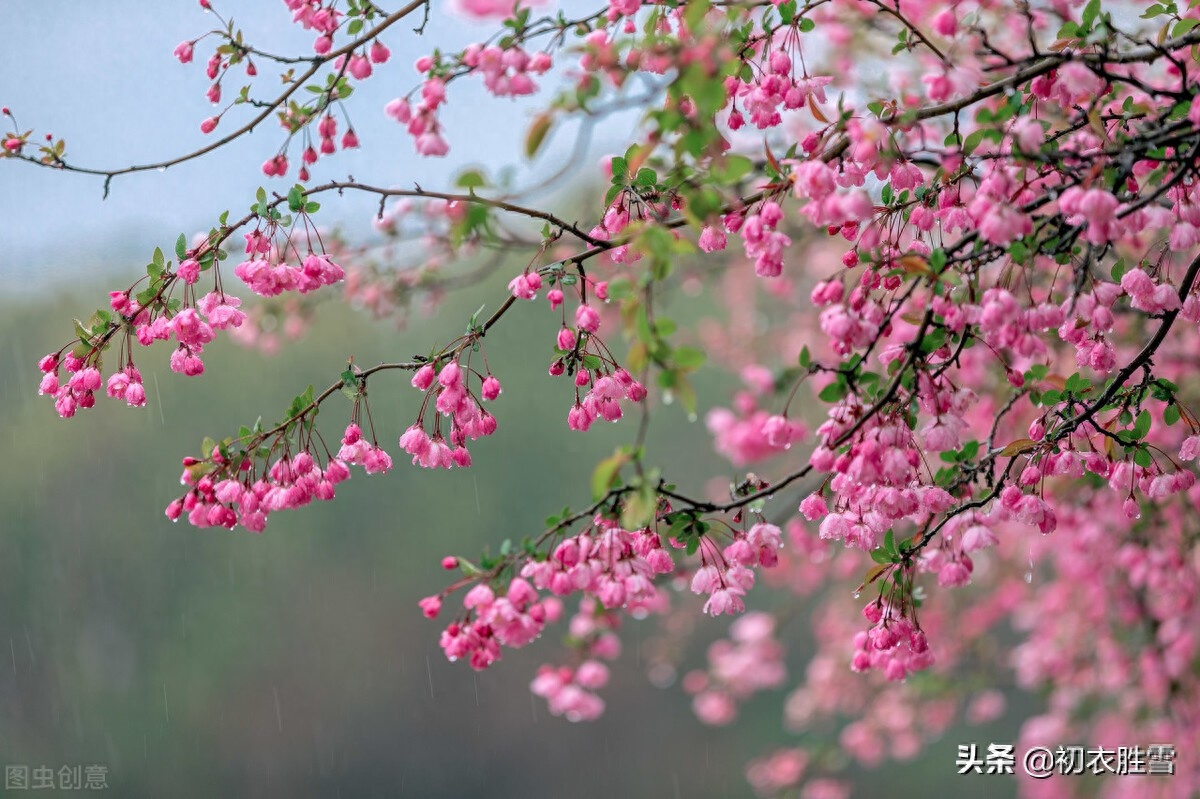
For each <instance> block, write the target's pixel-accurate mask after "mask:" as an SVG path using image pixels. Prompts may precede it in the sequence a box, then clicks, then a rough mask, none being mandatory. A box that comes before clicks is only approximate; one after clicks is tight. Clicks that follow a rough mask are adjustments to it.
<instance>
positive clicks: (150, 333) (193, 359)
mask: <svg viewBox="0 0 1200 799" xmlns="http://www.w3.org/2000/svg"><path fill="white" fill-rule="evenodd" d="M199 273H200V269H199V264H198V263H197V262H196V261H194V260H191V259H188V260H185V261H184V262H183V263H181V264H180V265H179V269H178V271H177V273H176V275H174V276H171V275H167V276H165V277H164V278H163V289H164V290H165V289H166V287H167V285H169V284H170V283H172V282H174V281H175V280H176V279H179V280H182V281H183V283H185V284H187V285H191V284H194V283H195V282H196V281H197V280H198V278H199ZM131 294H132V289H130V290H127V291H114V292H111V295H110V307H111V308H112V310H113V312H115V313H116V314H117V318H119V319H120V322H112V321H110V322H109V323H108V327H107V331H106V332H104V333H101V334H99V335H100V337H101V339H102V341H101V343H98V344H93V345H92V346H91V347H90V348H89V349H88V351H87V352H86V353H85V354H84V355H82V356H80V355H77V354H76V353H75V352H70V353H67V354H66V355H65V356H63V355H62V353H61V351H60V352H58V353H51V354H50V355H47V356H45V357H44V358H42V359H41V361H39V363H38V367H39V369H40V370H41V371H42V372H43V377H42V381H41V383H40V385H39V386H38V393H39V394H48V395H52V396H53V397H54V406H55V410H56V411H58V414H59V416H61V417H63V418H70V417H72V416H74V415H75V412H76V410H77V409H79V408H91V407H93V406H94V405H95V392H96V391H97V390H99V389H100V387H101V384H102V382H103V378H102V376H101V374H100V369H99V363H100V356H101V353H102V351H103V348H104V347H105V346H106V345H107V343H108V341H109V339H111V338H112V337H113V336H115V335H117V334H122V335H123V336H124V344H123V350H124V352H125V355H124V366H123V367H121V368H120V369H118V370H117V371H116V372H114V373H113V374H112V375H111V376H110V377H109V379H108V382H107V388H106V391H107V394H108V396H110V397H112V398H113V399H121V400H125V402H126V403H127V404H128V405H130V406H132V407H141V406H143V405H145V404H146V390H145V387H144V386H143V384H142V376H141V373H140V372H139V371H138V369H137V367H136V366H134V364H133V357H132V353H131V352H129V349H128V348H129V347H130V346H131V344H130V341H131V340H133V339H136V340H137V342H138V343H139V344H141V345H142V346H149V345H150V344H153V343H154V342H155V341H169V340H171V339H172V338H174V339H175V340H176V341H177V342H178V345H179V346H178V347H177V348H176V349H175V350H174V351H173V352H172V353H171V357H170V367H171V370H172V371H174V372H177V373H179V374H184V375H187V376H189V377H193V376H196V375H199V374H202V373H203V372H204V361H203V360H202V359H201V357H200V356H201V355H202V354H203V352H204V347H205V346H206V345H208V344H209V343H211V342H212V341H213V340H214V339H215V338H216V335H217V331H218V330H225V329H230V328H236V327H238V326H239V325H241V324H242V322H243V321H244V320H245V314H244V313H243V312H242V311H241V310H239V306H240V305H241V300H239V299H238V298H237V297H234V296H232V295H228V294H225V293H224V292H223V291H220V290H217V291H212V292H209V293H208V294H205V295H204V296H203V297H201V298H200V299H199V300H198V301H195V302H194V304H193V299H192V297H193V296H194V295H190V294H189V295H188V296H187V305H185V306H184V307H181V308H178V309H177V310H175V311H171V310H170V308H169V307H168V306H167V305H166V304H165V303H163V302H159V298H158V297H156V298H155V301H154V302H153V303H152V304H151V305H149V306H147V307H145V308H143V307H141V306H140V305H139V304H138V303H137V301H136V300H135V299H133V298H131V296H130V295H131ZM81 346H82V345H81ZM61 368H65V369H66V371H67V373H68V374H70V375H71V377H70V378H69V379H68V380H67V381H66V382H65V383H64V382H62V381H61V379H60V376H59V370H60V369H61Z"/></svg>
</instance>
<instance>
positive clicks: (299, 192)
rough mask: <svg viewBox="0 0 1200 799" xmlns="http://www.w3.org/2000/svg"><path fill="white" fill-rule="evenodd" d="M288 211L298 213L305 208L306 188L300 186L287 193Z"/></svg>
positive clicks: (293, 187)
mask: <svg viewBox="0 0 1200 799" xmlns="http://www.w3.org/2000/svg"><path fill="white" fill-rule="evenodd" d="M287 203H288V210H289V211H291V212H292V213H296V212H297V211H299V210H300V209H302V208H303V207H304V187H303V186H301V185H300V184H296V185H295V186H292V188H290V189H288V193H287Z"/></svg>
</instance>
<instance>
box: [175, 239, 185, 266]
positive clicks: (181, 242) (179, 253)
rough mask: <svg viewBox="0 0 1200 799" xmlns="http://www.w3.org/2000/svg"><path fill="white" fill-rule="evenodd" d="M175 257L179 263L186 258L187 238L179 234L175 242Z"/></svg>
mask: <svg viewBox="0 0 1200 799" xmlns="http://www.w3.org/2000/svg"><path fill="white" fill-rule="evenodd" d="M175 255H176V257H178V258H179V260H181V261H182V260H183V259H184V258H187V236H185V235H183V234H182V233H180V234H179V238H178V239H176V240H175Z"/></svg>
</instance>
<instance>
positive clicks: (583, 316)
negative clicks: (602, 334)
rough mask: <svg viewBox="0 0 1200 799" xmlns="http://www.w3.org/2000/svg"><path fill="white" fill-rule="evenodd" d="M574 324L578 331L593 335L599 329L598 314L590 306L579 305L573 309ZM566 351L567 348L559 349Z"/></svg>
mask: <svg viewBox="0 0 1200 799" xmlns="http://www.w3.org/2000/svg"><path fill="white" fill-rule="evenodd" d="M575 324H577V325H578V326H579V329H580V330H584V331H586V332H588V333H595V332H596V331H597V330H599V329H600V314H599V313H598V312H597V311H596V309H595V308H593V307H592V306H590V305H580V306H579V307H578V308H576V309H575ZM560 349H567V347H560Z"/></svg>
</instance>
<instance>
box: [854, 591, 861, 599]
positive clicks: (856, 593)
mask: <svg viewBox="0 0 1200 799" xmlns="http://www.w3.org/2000/svg"><path fill="white" fill-rule="evenodd" d="M861 596H862V591H855V592H854V598H855V599H858V598H860V597H861Z"/></svg>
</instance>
